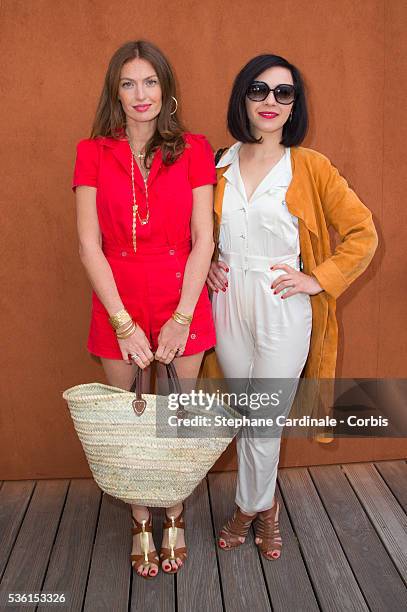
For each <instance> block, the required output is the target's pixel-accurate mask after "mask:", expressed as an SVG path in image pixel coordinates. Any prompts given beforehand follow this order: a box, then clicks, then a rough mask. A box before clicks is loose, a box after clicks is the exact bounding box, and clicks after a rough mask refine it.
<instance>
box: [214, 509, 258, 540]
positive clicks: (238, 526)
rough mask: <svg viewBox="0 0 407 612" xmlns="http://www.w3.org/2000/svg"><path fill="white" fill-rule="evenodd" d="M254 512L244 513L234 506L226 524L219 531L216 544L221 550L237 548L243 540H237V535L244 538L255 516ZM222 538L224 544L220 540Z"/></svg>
mask: <svg viewBox="0 0 407 612" xmlns="http://www.w3.org/2000/svg"><path fill="white" fill-rule="evenodd" d="M256 516H257V513H256V514H244V513H243V512H242V511H241V510H240V508H239V507H236V510H235V513H234V515H233V517H232V518H231V519H229V520H228V522H227V523H226V525H224V527H222V529H221V531H220V532H219V537H218V546H219V548H221V549H222V550H232V548H237V547H238V546H240V545H241V544H244V542H241V541H240V540H239V537H241V538H246V536H247V534H248V532H249V529H250V525H251V524H252V521H253V520H254V519H255V518H256ZM221 540H224V542H225V546H223V545H222V544H221V543H220V542H221Z"/></svg>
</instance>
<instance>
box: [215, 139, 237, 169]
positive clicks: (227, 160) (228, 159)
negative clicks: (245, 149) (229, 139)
mask: <svg viewBox="0 0 407 612" xmlns="http://www.w3.org/2000/svg"><path fill="white" fill-rule="evenodd" d="M241 146H242V143H241V142H235V144H233V145H232V146H231V147H229V149H228V150H227V151H226V153H224V154H223V156H222V157H221V159H220V160H219V161H218V163H217V164H216V167H217V168H224V167H225V166H229V164H231V163H232V162H234V161H235V159H236V157H237V155H238V153H239V150H240V147H241Z"/></svg>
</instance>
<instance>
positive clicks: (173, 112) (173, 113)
mask: <svg viewBox="0 0 407 612" xmlns="http://www.w3.org/2000/svg"><path fill="white" fill-rule="evenodd" d="M171 98H172V99H173V100H174V102H175V109H174V110H173V111H172V112H171V113H170V115H175V113H176V112H177V110H178V100H177V98H174V96H171Z"/></svg>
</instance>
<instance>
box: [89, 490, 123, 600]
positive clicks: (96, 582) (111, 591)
mask: <svg viewBox="0 0 407 612" xmlns="http://www.w3.org/2000/svg"><path fill="white" fill-rule="evenodd" d="M130 552H131V532H130V512H129V508H128V506H127V505H126V504H125V503H123V502H121V501H120V500H118V499H115V498H113V497H111V496H110V495H106V494H105V493H104V494H103V495H102V503H101V506H100V514H99V522H98V526H97V531H96V538H95V542H94V547H93V553H92V562H91V567H90V572H89V580H88V585H87V589H86V596H85V604H84V608H83V609H84V612H94V611H95V610H107V611H109V612H111V610H127V608H128V601H129V589H130V572H131V564H130Z"/></svg>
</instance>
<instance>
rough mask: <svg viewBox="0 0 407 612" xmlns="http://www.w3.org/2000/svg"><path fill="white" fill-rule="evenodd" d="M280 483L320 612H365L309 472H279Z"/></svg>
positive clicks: (364, 604) (285, 470)
mask: <svg viewBox="0 0 407 612" xmlns="http://www.w3.org/2000/svg"><path fill="white" fill-rule="evenodd" d="M279 483H280V488H281V493H282V495H283V497H284V500H285V503H286V508H287V512H288V514H289V516H290V519H291V522H292V524H293V526H294V530H295V532H296V534H297V537H298V540H299V545H300V547H301V550H302V552H303V556H304V560H305V563H306V565H307V568H308V572H309V575H310V578H311V581H312V583H313V587H314V590H315V593H316V596H317V599H318V602H319V605H320V607H321V609H322V610H324V612H330V611H332V612H337V611H338V610H346V611H347V612H350V611H353V610H355V611H358V612H361V611H362V610H368V607H367V605H366V602H365V600H364V597H363V594H362V593H361V591H360V589H359V587H358V584H357V582H356V580H355V577H354V575H353V573H352V570H351V568H350V566H349V563H348V561H347V559H346V557H345V555H344V553H343V550H342V547H341V545H340V542H339V540H338V537H337V535H336V533H335V531H334V529H333V527H332V525H331V522H330V520H329V517H328V516H327V514H326V512H325V510H324V507H323V505H322V502H321V500H320V498H319V496H318V493H317V491H316V489H315V486H314V484H313V482H312V480H311V477H310V475H309V473H308V470H307V469H306V468H298V469H297V468H288V469H284V470H280V475H279Z"/></svg>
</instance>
